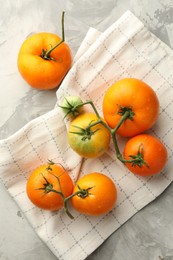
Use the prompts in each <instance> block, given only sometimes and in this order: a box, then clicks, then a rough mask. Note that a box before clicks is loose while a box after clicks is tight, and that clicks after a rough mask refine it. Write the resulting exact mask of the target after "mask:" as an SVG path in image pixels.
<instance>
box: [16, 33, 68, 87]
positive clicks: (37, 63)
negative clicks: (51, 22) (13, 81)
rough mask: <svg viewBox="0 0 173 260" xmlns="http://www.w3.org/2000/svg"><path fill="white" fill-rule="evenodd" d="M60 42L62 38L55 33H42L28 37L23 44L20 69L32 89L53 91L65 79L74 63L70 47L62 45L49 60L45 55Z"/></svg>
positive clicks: (20, 52) (20, 53) (19, 61)
mask: <svg viewBox="0 0 173 260" xmlns="http://www.w3.org/2000/svg"><path fill="white" fill-rule="evenodd" d="M60 41H61V38H60V37H59V36H57V35H55V34H53V33H47V32H41V33H36V34H34V35H32V36H30V37H28V38H27V39H26V40H25V41H24V43H23V44H22V46H21V48H20V51H19V54H18V69H19V72H20V73H21V75H22V77H23V78H24V80H25V81H27V82H28V84H29V85H30V86H31V87H33V88H38V89H42V90H45V89H53V88H56V87H58V85H59V84H60V83H61V81H62V80H63V78H64V77H65V75H66V73H67V72H68V70H69V69H70V67H71V63H72V57H71V52H70V48H69V47H68V45H67V44H66V43H65V42H63V43H61V44H60V45H59V46H58V47H56V48H55V49H54V50H53V51H52V52H51V53H50V57H49V58H44V55H43V53H44V52H46V51H48V50H50V49H51V48H52V47H54V46H55V45H57V44H58V43H59V42H60Z"/></svg>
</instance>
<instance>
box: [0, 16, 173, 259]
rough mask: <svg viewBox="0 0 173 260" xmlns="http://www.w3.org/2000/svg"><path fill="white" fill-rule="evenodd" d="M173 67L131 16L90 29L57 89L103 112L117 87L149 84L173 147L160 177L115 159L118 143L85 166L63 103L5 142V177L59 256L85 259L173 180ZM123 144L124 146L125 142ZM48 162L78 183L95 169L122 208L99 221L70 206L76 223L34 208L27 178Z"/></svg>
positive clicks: (168, 54)
mask: <svg viewBox="0 0 173 260" xmlns="http://www.w3.org/2000/svg"><path fill="white" fill-rule="evenodd" d="M172 68H173V51H172V50H171V49H170V48H169V47H168V46H166V45H165V44H164V43H162V42H161V41H160V40H159V39H158V38H157V37H155V36H154V35H153V34H152V33H150V32H149V31H148V29H147V28H145V26H144V25H143V24H142V23H141V22H140V21H139V20H138V19H137V18H136V17H135V16H134V15H133V14H132V13H131V12H130V11H127V12H126V13H125V14H124V15H123V16H122V17H121V18H120V19H119V20H118V21H117V22H115V23H114V24H113V25H112V26H110V27H109V28H108V29H107V30H106V31H105V32H103V33H99V32H97V31H96V30H94V29H90V30H89V32H88V34H87V36H86V38H85V39H84V41H83V44H82V45H81V47H80V49H79V52H78V53H77V55H76V58H75V62H74V65H73V67H72V68H71V70H70V71H69V73H68V74H67V76H66V78H65V79H64V81H63V82H62V84H61V87H60V88H59V90H58V91H57V104H60V103H61V102H62V99H63V97H64V96H66V95H79V96H81V98H82V99H83V101H86V100H88V99H92V100H93V102H94V104H95V105H96V107H97V109H98V111H99V113H100V114H101V115H102V111H101V107H102V99H103V94H104V92H105V91H106V89H107V88H108V87H109V86H110V85H111V84H112V83H113V82H115V81H117V80H119V79H121V78H124V77H135V78H138V79H141V80H143V81H145V82H146V83H148V84H149V85H150V86H151V87H152V88H153V89H154V90H155V91H156V92H157V95H158V97H159V100H160V114H159V119H158V121H157V123H156V124H155V126H154V127H153V128H152V129H151V130H150V131H149V132H150V133H151V134H153V135H155V136H157V137H158V138H160V139H161V140H162V142H163V143H164V144H165V145H166V147H167V150H168V162H167V165H166V167H165V169H164V170H163V171H162V172H161V173H160V174H159V175H157V176H154V177H147V178H144V177H137V176H135V175H133V174H132V173H130V172H129V171H128V170H127V169H126V168H125V167H124V166H123V165H122V164H121V163H120V162H119V161H117V160H116V157H115V153H114V149H113V147H112V146H110V149H109V150H108V152H107V153H106V154H104V155H103V156H102V157H100V158H98V159H86V160H84V162H83V164H82V167H81V162H82V159H81V158H80V157H79V156H78V155H77V154H76V153H74V152H73V151H72V150H71V148H70V147H69V145H68V142H67V127H68V121H64V119H63V117H64V114H63V112H62V111H61V109H60V108H59V107H58V106H56V107H55V109H54V110H52V111H50V112H49V113H47V114H45V115H43V116H41V117H39V118H37V119H34V120H33V121H31V122H29V123H28V124H27V125H26V126H24V127H23V128H22V129H20V130H19V131H18V132H16V133H15V134H14V135H12V136H10V137H8V138H6V139H5V140H1V141H0V154H1V156H0V179H1V181H2V182H3V183H4V185H5V187H6V189H7V190H8V191H9V193H10V194H11V196H12V198H13V199H14V200H15V201H16V203H17V204H18V206H19V207H20V209H21V210H22V212H23V213H24V214H25V216H26V217H27V219H28V220H29V222H30V223H31V225H32V226H33V228H34V229H35V231H36V233H37V234H38V236H39V237H40V238H41V239H42V240H43V241H44V242H45V244H47V246H48V247H49V248H50V249H51V250H52V252H53V253H54V254H55V255H56V256H57V259H61V260H62V259H63V260H69V259H70V260H73V259H75V260H82V259H85V258H86V257H87V256H88V255H89V254H91V252H93V251H94V250H95V249H96V248H97V247H98V246H99V245H101V244H102V243H103V242H104V241H105V239H107V238H108V237H109V236H110V235H111V234H112V233H113V232H114V231H115V230H116V229H118V228H119V227H120V226H121V225H122V224H123V223H124V222H125V221H127V220H128V219H129V218H130V217H132V216H133V215H134V214H135V213H136V212H138V211H139V210H140V209H142V208H143V207H144V206H146V205H147V204H148V203H150V202H151V201H153V200H154V199H155V198H156V197H157V196H159V195H160V194H161V193H162V192H163V191H164V190H165V189H166V187H168V185H169V184H170V183H171V182H172V180H173V172H172V169H171V165H172V157H173V139H172V136H173V114H172V110H173V99H172V97H173V88H172V86H173V73H172ZM87 109H89V110H90V107H89V106H88V107H87ZM119 142H120V147H122V146H123V140H122V139H119ZM48 159H51V160H53V161H54V162H58V163H61V164H63V165H64V167H65V168H66V169H67V170H68V171H69V172H70V175H71V176H72V178H73V180H74V181H75V180H76V178H77V176H78V174H79V171H80V170H81V173H80V174H81V175H80V176H82V175H84V174H87V173H89V172H93V171H99V172H103V173H104V174H107V175H108V176H110V177H111V178H112V179H113V180H114V182H115V184H116V186H117V190H118V200H117V204H116V206H115V208H114V209H113V210H112V211H111V212H110V213H108V214H106V215H103V216H100V217H89V216H85V215H81V214H79V213H77V212H76V211H75V210H74V209H72V208H70V210H71V213H72V214H73V215H74V217H75V218H74V220H71V219H70V218H69V217H68V216H66V215H65V213H64V211H63V210H60V211H58V212H54V213H52V212H48V211H44V210H40V209H39V208H37V207H35V206H34V205H33V204H32V203H31V202H30V201H29V200H28V198H27V195H26V192H25V186H26V181H27V178H28V176H29V175H30V173H31V171H32V170H33V169H34V168H36V167H37V166H39V165H41V164H43V163H45V162H47V160H48Z"/></svg>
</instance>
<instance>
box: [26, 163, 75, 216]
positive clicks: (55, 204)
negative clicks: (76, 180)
mask: <svg viewBox="0 0 173 260" xmlns="http://www.w3.org/2000/svg"><path fill="white" fill-rule="evenodd" d="M55 176H57V177H58V178H59V182H58V179H57V178H56V177H55ZM59 183H60V184H59ZM60 186H61V188H60ZM52 189H53V190H56V191H58V192H61V191H62V193H63V195H64V197H65V198H66V197H68V196H69V195H71V194H72V192H73V182H72V179H71V178H70V176H69V174H68V172H67V171H65V169H63V167H61V166H60V165H55V164H53V165H50V164H45V165H42V166H40V167H38V168H37V169H35V170H34V171H33V172H32V173H31V175H30V177H29V179H28V181H27V185H26V191H27V195H28V198H29V199H30V200H31V202H32V203H33V204H34V205H36V206H37V207H39V208H42V209H45V210H51V211H54V210H58V209H60V208H62V207H63V206H64V203H63V199H62V196H61V195H60V194H58V193H56V192H54V191H52Z"/></svg>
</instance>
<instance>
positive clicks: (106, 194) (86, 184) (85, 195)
mask: <svg viewBox="0 0 173 260" xmlns="http://www.w3.org/2000/svg"><path fill="white" fill-rule="evenodd" d="M75 194H76V195H75ZM116 201H117V188H116V186H115V183H114V182H113V180H112V179H111V178H110V177H108V176H106V175H105V174H103V173H100V172H92V173H88V174H86V175H84V176H83V177H81V178H80V179H79V180H78V181H77V183H76V185H75V187H74V190H73V197H72V198H71V202H72V205H73V207H74V208H75V209H76V210H77V211H78V212H80V213H82V214H87V215H91V216H99V215H102V214H106V213H108V212H109V211H110V210H112V209H113V207H114V206H115V203H116Z"/></svg>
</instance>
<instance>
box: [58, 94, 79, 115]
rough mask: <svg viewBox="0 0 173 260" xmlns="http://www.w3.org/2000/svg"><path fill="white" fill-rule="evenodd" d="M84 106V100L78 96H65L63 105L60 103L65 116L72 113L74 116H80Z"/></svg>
mask: <svg viewBox="0 0 173 260" xmlns="http://www.w3.org/2000/svg"><path fill="white" fill-rule="evenodd" d="M82 106H83V102H82V100H81V98H80V97H78V96H69V97H65V98H64V100H63V102H62V105H61V106H60V105H59V107H60V108H62V110H63V112H64V113H65V116H64V118H65V117H67V116H68V115H72V116H73V117H76V116H78V115H79V114H80V112H81V108H82Z"/></svg>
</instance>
